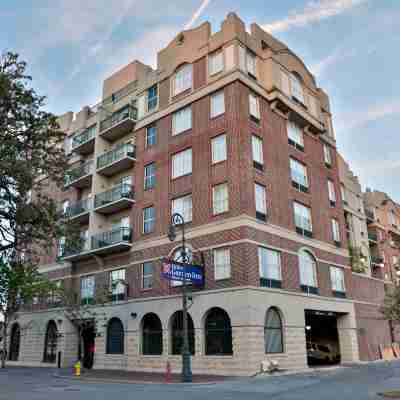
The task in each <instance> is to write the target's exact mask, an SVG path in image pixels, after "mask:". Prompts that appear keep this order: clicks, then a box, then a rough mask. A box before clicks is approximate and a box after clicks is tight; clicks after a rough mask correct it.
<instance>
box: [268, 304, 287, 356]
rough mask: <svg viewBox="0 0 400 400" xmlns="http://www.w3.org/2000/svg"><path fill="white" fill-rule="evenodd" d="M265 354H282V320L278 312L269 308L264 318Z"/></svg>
mask: <svg viewBox="0 0 400 400" xmlns="http://www.w3.org/2000/svg"><path fill="white" fill-rule="evenodd" d="M264 340H265V354H276V353H283V334H282V320H281V316H280V314H279V311H278V310H277V309H276V308H275V307H271V308H270V309H269V310H268V312H267V315H266V317H265V325H264Z"/></svg>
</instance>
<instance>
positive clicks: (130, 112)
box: [100, 105, 137, 132]
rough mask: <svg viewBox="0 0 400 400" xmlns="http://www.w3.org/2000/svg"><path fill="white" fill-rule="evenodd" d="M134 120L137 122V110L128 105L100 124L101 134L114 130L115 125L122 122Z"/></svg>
mask: <svg viewBox="0 0 400 400" xmlns="http://www.w3.org/2000/svg"><path fill="white" fill-rule="evenodd" d="M126 119H132V120H134V121H136V119H137V109H136V108H135V107H133V106H130V105H127V106H125V107H123V108H122V109H120V110H118V111H116V112H115V113H113V114H112V115H111V116H110V117H108V118H106V119H104V120H103V121H101V122H100V132H103V131H105V130H107V129H110V128H112V127H113V126H115V125H118V124H119V123H120V122H122V121H124V120H126Z"/></svg>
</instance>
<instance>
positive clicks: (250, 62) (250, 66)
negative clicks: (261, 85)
mask: <svg viewBox="0 0 400 400" xmlns="http://www.w3.org/2000/svg"><path fill="white" fill-rule="evenodd" d="M246 64H247V65H246V66H247V73H248V74H249V75H250V76H252V77H253V78H257V69H256V55H255V54H254V53H252V52H250V51H248V52H247V54H246Z"/></svg>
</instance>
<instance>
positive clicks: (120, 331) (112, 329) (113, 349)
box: [106, 318, 125, 354]
mask: <svg viewBox="0 0 400 400" xmlns="http://www.w3.org/2000/svg"><path fill="white" fill-rule="evenodd" d="M124 341H125V334H124V326H123V325H122V322H121V320H120V319H119V318H111V319H110V321H109V322H108V325H107V346H106V354H124Z"/></svg>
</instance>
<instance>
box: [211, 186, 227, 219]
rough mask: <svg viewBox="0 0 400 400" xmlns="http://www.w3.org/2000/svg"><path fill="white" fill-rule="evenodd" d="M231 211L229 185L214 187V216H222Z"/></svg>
mask: <svg viewBox="0 0 400 400" xmlns="http://www.w3.org/2000/svg"><path fill="white" fill-rule="evenodd" d="M228 210H229V194H228V184H227V183H221V184H219V185H216V186H214V187H213V214H214V215H216V214H221V213H224V212H226V211H228Z"/></svg>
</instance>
